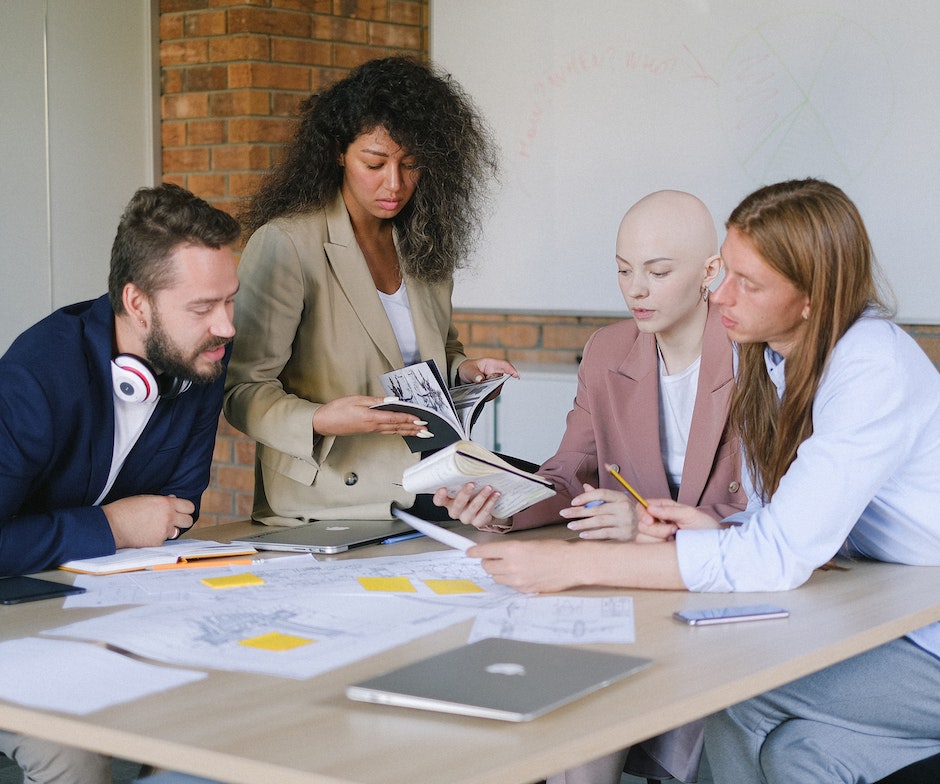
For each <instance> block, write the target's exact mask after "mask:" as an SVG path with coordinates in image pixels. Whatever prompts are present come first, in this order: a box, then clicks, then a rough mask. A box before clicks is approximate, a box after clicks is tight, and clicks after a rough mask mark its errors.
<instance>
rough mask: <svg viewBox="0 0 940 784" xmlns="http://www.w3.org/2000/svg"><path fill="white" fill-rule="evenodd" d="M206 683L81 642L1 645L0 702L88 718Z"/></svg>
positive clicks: (28, 640) (198, 674)
mask: <svg viewBox="0 0 940 784" xmlns="http://www.w3.org/2000/svg"><path fill="white" fill-rule="evenodd" d="M205 677H206V673H204V672H193V671H191V670H178V669H172V668H168V667H159V666H156V665H153V664H146V663H143V662H139V661H136V660H135V659H131V658H129V657H127V656H122V655H121V654H119V653H114V652H112V651H109V650H106V649H104V648H102V647H100V646H98V645H89V644H88V643H83V642H69V641H68V640H44V639H40V638H38V637H26V638H24V639H20V640H7V641H5V642H0V697H2V698H3V699H4V700H7V701H9V702H15V703H18V704H20V705H28V706H30V707H33V708H41V709H44V710H56V711H62V712H63V713H76V714H86V713H92V712H93V711H97V710H101V709H103V708H107V707H109V706H111V705H119V704H120V703H122V702H129V701H130V700H136V699H138V698H139V697H144V696H146V695H148V694H153V693H155V692H159V691H165V690H166V689H172V688H175V687H177V686H184V685H186V684H189V683H193V682H194V681H198V680H200V679H202V678H205Z"/></svg>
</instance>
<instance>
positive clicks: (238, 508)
mask: <svg viewBox="0 0 940 784" xmlns="http://www.w3.org/2000/svg"><path fill="white" fill-rule="evenodd" d="M254 500H255V494H254V490H252V492H251V493H237V494H236V495H235V518H236V520H247V519H248V518H249V517H251V508H252V506H253V505H254Z"/></svg>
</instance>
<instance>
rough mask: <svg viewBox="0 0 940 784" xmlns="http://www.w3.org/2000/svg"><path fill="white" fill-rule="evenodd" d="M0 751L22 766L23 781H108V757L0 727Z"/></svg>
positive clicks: (36, 783)
mask: <svg viewBox="0 0 940 784" xmlns="http://www.w3.org/2000/svg"><path fill="white" fill-rule="evenodd" d="M0 752H2V753H3V754H6V755H7V756H8V757H9V758H10V759H11V760H13V761H14V762H15V763H16V764H17V765H19V766H20V768H22V769H23V784H111V758H110V757H106V756H104V755H103V754H96V753H95V752H93V751H85V750H83V749H76V748H73V747H72V746H63V745H62V744H61V743H53V742H52V741H48V740H39V739H38V738H32V737H29V736H28V735H17V734H15V733H13V732H4V731H3V730H0Z"/></svg>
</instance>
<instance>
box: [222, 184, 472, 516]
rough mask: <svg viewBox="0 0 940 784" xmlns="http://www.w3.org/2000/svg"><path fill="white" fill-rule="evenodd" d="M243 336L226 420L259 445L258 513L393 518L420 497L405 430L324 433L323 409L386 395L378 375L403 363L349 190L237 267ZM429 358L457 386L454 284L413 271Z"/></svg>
mask: <svg viewBox="0 0 940 784" xmlns="http://www.w3.org/2000/svg"><path fill="white" fill-rule="evenodd" d="M238 275H239V280H240V283H241V288H240V290H239V292H238V295H237V297H236V301H235V325H236V328H237V333H236V337H235V342H234V350H233V353H232V360H231V362H230V364H229V367H228V376H227V380H226V395H225V404H224V411H225V416H226V418H227V419H228V421H229V422H230V423H231V424H232V426H233V427H235V428H237V429H238V430H240V431H242V432H243V433H245V434H246V435H248V436H249V437H251V438H253V439H255V441H256V442H257V452H256V458H255V499H254V510H253V513H252V517H253V518H254V519H256V520H260V521H261V522H265V523H270V524H274V525H297V524H300V523H302V522H305V521H307V520H311V519H325V518H327V519H328V518H331V517H336V518H340V519H387V518H388V517H389V516H390V515H389V506H390V502H391V501H393V500H394V501H398V502H400V503H402V504H404V505H405V506H410V505H411V504H412V503H413V502H414V495H413V494H410V493H406V492H404V490H403V489H402V487H401V475H402V471H403V470H404V469H405V468H406V467H407V466H409V465H411V464H412V463H414V462H416V461H417V460H418V455H414V454H412V453H411V452H410V451H409V450H408V447H407V446H406V444H405V441H404V439H402V438H400V437H398V436H389V435H379V434H365V435H354V436H342V437H319V436H318V437H314V434H313V427H312V422H313V414H314V412H315V411H316V410H317V408H318V407H319V406H320V405H322V404H323V403H326V402H328V401H330V400H334V399H336V398H338V397H343V396H346V395H378V396H384V394H385V392H384V391H383V389H382V387H381V385H380V384H379V376H380V375H381V374H382V373H386V372H388V371H389V370H393V369H396V368H400V367H402V366H403V365H404V361H403V359H402V356H401V351H400V350H399V348H398V341H397V340H396V338H395V333H394V332H393V330H392V327H391V324H390V323H389V321H388V318H387V316H386V314H385V309H384V308H383V306H382V303H381V300H380V299H379V295H378V292H377V291H376V288H375V284H374V283H373V281H372V277H371V275H370V274H369V270H368V267H367V265H366V260H365V258H364V257H363V255H362V251H361V250H360V248H359V246H358V244H357V243H356V239H355V236H354V234H353V229H352V224H351V223H350V220H349V213H348V212H347V211H346V207H345V204H344V203H343V200H342V197H341V196H339V195H337V197H336V198H335V199H334V201H333V202H332V203H331V204H330V205H329V206H328V207H327V208H326V209H325V210H322V211H317V212H314V213H306V214H303V215H298V216H291V217H284V218H277V219H276V220H273V221H271V222H270V223H268V224H266V225H265V226H262V227H261V228H260V229H258V231H256V232H255V233H254V234H253V235H252V237H251V239H250V240H249V241H248V244H247V245H246V247H245V250H244V253H243V254H242V258H241V262H240V264H239V269H238ZM405 286H406V289H407V292H408V300H409V303H410V306H411V314H412V318H413V320H414V328H415V333H416V335H417V339H418V348H419V350H420V353H421V357H422V359H430V358H432V357H433V358H434V359H435V360H436V361H437V363H438V365H439V366H440V367H441V370H442V372H444V373H446V374H447V375H448V381H449V383H451V384H453V383H454V381H455V377H456V370H457V367H458V366H459V365H460V363H461V362H462V361H463V360H464V359H466V356H465V355H464V353H463V346H462V345H461V344H460V342H459V341H458V340H457V331H456V329H455V327H454V325H453V321H452V307H451V292H452V289H453V282H452V281H447V282H443V283H439V284H435V285H429V284H426V283H422V282H420V281H416V280H414V279H412V278H410V277H408V276H406V277H405Z"/></svg>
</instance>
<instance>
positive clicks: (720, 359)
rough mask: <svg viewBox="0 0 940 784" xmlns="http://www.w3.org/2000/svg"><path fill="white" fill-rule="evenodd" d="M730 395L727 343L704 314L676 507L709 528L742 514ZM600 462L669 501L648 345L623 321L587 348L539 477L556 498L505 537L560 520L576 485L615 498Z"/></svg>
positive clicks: (654, 367) (712, 313)
mask: <svg viewBox="0 0 940 784" xmlns="http://www.w3.org/2000/svg"><path fill="white" fill-rule="evenodd" d="M733 388H734V367H733V363H732V349H731V342H730V341H729V340H728V337H727V335H726V333H725V330H724V328H723V327H722V326H721V322H720V320H719V316H718V312H717V309H716V308H709V313H708V320H707V322H706V325H705V334H704V343H703V346H702V362H701V369H700V370H699V379H698V390H697V392H696V397H695V408H694V410H693V413H692V427H691V429H690V431H689V445H688V449H687V451H686V455H685V463H684V465H683V469H682V484H681V486H680V488H679V497H678V500H679V501H680V502H682V503H684V504H688V505H690V506H697V507H700V508H702V509H704V510H705V511H707V512H709V513H710V514H712V515H713V516H714V517H716V518H718V519H720V518H723V517H726V516H728V515H730V514H733V513H734V512H738V511H740V510H742V509H744V507H745V506H746V505H747V498H746V493H745V492H744V491H743V490H742V489H741V459H740V454H739V452H740V450H739V444H738V441H737V439H735V438H732V437H731V435H730V433H729V432H728V426H727V424H728V407H729V404H730V401H731V392H732V390H733ZM608 463H613V464H616V465H619V466H620V473H621V474H622V475H623V477H624V479H626V480H627V481H628V482H629V483H630V484H631V485H632V486H633V487H634V488H636V490H637V491H638V492H639V493H640V494H641V495H643V496H644V497H648V498H669V483H668V480H667V478H666V469H665V468H664V467H663V461H662V457H661V450H660V442H659V366H658V358H657V350H656V339H655V337H654V336H653V335H650V334H647V333H642V332H640V331H639V330H638V329H637V328H636V323H635V322H634V321H632V320H625V321H620V322H617V323H616V324H611V325H610V326H608V327H604V328H603V329H600V330H598V331H597V332H595V333H594V334H593V335H592V336H591V338H590V339H589V340H588V342H587V345H586V346H585V347H584V358H583V359H582V361H581V366H580V368H579V369H578V391H577V395H576V397H575V400H574V406H573V408H572V409H571V411H570V413H569V414H568V419H567V423H566V427H565V434H564V436H563V437H562V441H561V445H560V446H559V447H558V452H557V453H556V454H555V455H554V457H551V458H549V459H548V460H546V461H545V463H544V464H543V465H542V467H541V468H540V469H539V471H538V473H539V474H541V475H543V476H545V477H547V478H548V479H551V480H552V482H554V484H555V489H556V490H557V491H558V492H557V495H556V496H555V497H554V498H550V499H547V500H546V501H543V502H541V503H539V504H536V505H535V506H532V507H529V508H528V509H526V510H524V511H522V512H519V513H518V514H516V515H515V516H514V517H513V525H512V529H513V530H517V529H522V528H534V527H537V526H539V525H545V524H546V523H550V522H555V521H557V520H559V519H560V518H559V516H558V511H559V510H561V509H563V508H564V507H566V506H568V505H569V502H570V500H571V499H572V498H573V497H574V496H575V495H578V494H579V493H581V492H582V483H584V482H588V483H589V484H591V485H592V486H594V487H603V488H610V489H614V490H619V489H621V488H620V485H618V484H617V482H616V480H615V479H614V478H613V477H612V476H610V474H609V473H607V471H605V470H604V465H605V464H608ZM599 469H600V470H599Z"/></svg>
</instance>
